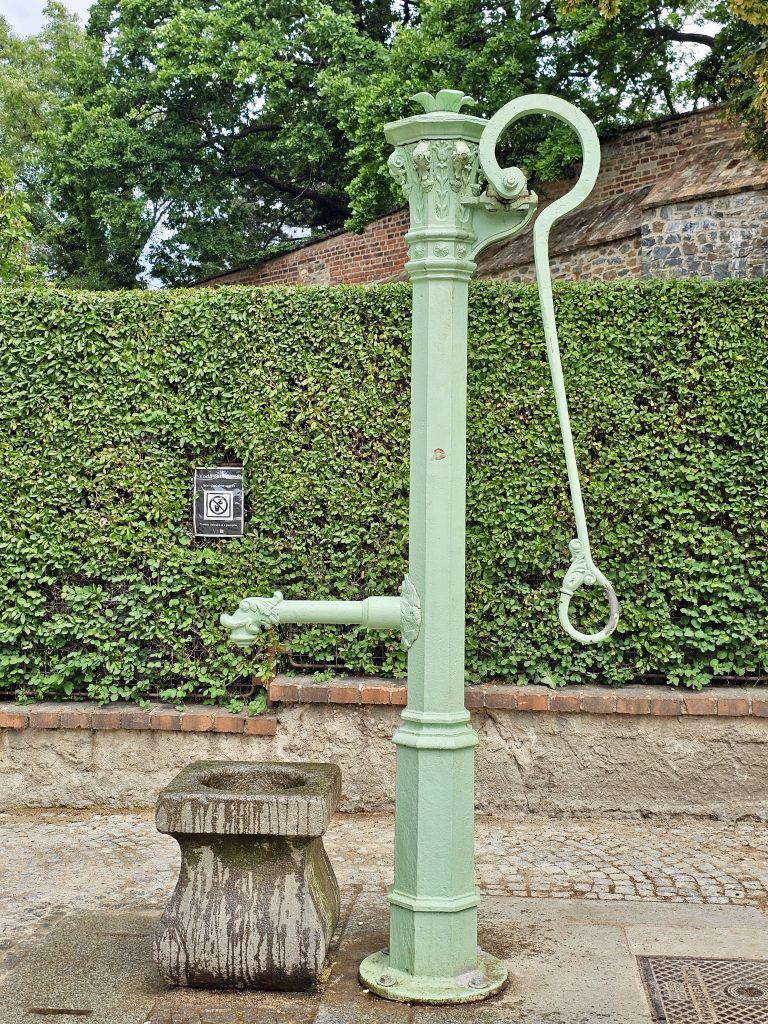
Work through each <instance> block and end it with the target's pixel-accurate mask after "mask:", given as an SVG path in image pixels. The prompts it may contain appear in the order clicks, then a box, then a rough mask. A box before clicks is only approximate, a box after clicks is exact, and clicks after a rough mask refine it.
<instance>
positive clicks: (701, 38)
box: [640, 25, 715, 48]
mask: <svg viewBox="0 0 768 1024" xmlns="http://www.w3.org/2000/svg"><path fill="white" fill-rule="evenodd" d="M640 32H641V34H642V35H644V36H647V37H648V38H649V39H665V40H668V41H669V42H673V43H699V45H701V46H709V47H710V48H711V47H713V46H714V45H715V37H714V36H707V35H704V33H703V32H678V30H677V29H675V28H669V27H668V26H667V25H657V27H656V28H641V29H640Z"/></svg>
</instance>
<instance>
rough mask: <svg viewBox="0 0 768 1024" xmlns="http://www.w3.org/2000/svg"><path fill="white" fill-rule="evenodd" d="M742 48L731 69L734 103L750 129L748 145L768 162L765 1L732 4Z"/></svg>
mask: <svg viewBox="0 0 768 1024" xmlns="http://www.w3.org/2000/svg"><path fill="white" fill-rule="evenodd" d="M731 9H732V11H733V14H734V15H735V17H736V18H737V19H738V21H737V24H739V25H740V32H741V37H742V39H741V45H740V47H739V49H738V51H737V55H736V59H735V60H734V61H733V62H732V63H731V64H730V65H729V66H728V68H727V69H726V73H730V78H729V87H730V93H731V103H732V108H733V111H734V114H735V116H736V118H737V119H738V120H739V121H741V122H742V124H743V125H744V127H745V129H746V139H747V144H748V145H749V146H750V148H751V149H752V150H753V151H754V152H755V153H756V154H757V155H758V156H759V157H761V158H762V159H763V160H768V5H766V3H765V2H764V0H731Z"/></svg>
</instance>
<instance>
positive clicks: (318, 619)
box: [219, 576, 421, 650]
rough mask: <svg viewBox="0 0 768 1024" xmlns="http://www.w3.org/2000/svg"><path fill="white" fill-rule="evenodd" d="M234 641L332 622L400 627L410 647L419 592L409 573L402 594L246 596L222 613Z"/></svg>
mask: <svg viewBox="0 0 768 1024" xmlns="http://www.w3.org/2000/svg"><path fill="white" fill-rule="evenodd" d="M219 621H220V622H221V624H222V626H224V627H225V629H228V630H229V638H230V640H231V641H232V643H234V644H237V646H238V647H242V648H244V649H245V650H247V649H248V648H249V647H252V646H253V644H254V643H255V642H256V637H257V636H258V635H259V633H261V631H262V630H264V629H269V628H270V627H271V626H278V625H280V624H281V623H286V622H290V623H295V624H300V623H308V622H311V623H329V624H331V625H334V624H348V625H360V626H365V628H366V629H399V630H400V637H401V641H402V645H403V647H404V648H405V649H406V650H408V648H409V647H410V646H411V644H412V643H413V642H414V640H415V639H416V637H417V636H418V635H419V629H420V627H421V608H420V605H419V595H418V594H417V592H416V589H415V588H414V586H413V583H412V582H411V581H410V579H409V578H408V577H407V576H406V577H405V579H404V580H403V584H402V587H401V588H400V597H367V598H365V600H364V601H285V600H283V595H282V593H281V592H280V591H279V590H276V591H275V592H274V594H273V595H272V597H245V598H243V600H242V601H241V602H240V604H239V605H238V608H237V611H236V612H235V613H234V615H221V616H220V617H219Z"/></svg>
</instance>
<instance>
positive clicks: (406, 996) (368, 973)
mask: <svg viewBox="0 0 768 1024" xmlns="http://www.w3.org/2000/svg"><path fill="white" fill-rule="evenodd" d="M359 978H360V983H361V984H362V985H364V986H365V988H367V989H368V990H369V992H373V993H374V994H375V995H377V996H381V998H382V999H390V1000H392V1001H393V1002H396V1003H426V1004H427V1005H429V1006H442V1005H448V1004H451V1003H478V1002H480V1001H482V1000H483V999H488V998H489V997H490V996H493V995H496V993H497V992H500V991H501V990H502V989H503V988H504V986H505V985H506V984H507V981H508V974H507V968H506V966H505V965H504V963H503V962H502V961H501V960H498V959H497V958H496V957H495V956H491V955H490V953H484V952H483V951H482V950H481V949H479V950H478V951H477V967H476V968H475V969H474V970H473V971H467V973H466V974H461V975H459V976H458V977H456V978H452V977H441V976H439V975H438V976H432V975H413V974H408V973H407V972H406V971H398V970H395V969H394V968H392V967H390V965H389V953H388V951H387V952H385V951H381V952H379V953H371V955H370V956H367V957H366V958H365V960H363V962H362V963H361V964H360V971H359Z"/></svg>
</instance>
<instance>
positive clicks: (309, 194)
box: [232, 164, 352, 218]
mask: <svg viewBox="0 0 768 1024" xmlns="http://www.w3.org/2000/svg"><path fill="white" fill-rule="evenodd" d="M232 177H234V178H256V179H257V180H258V181H263V182H264V184H265V185H270V186H271V187H272V188H274V189H276V191H278V192H285V193H286V194H287V195H289V196H295V197H296V198H297V199H309V200H310V201H311V202H313V203H317V205H318V206H322V207H323V209H325V210H328V211H329V212H330V213H333V214H336V216H340V217H344V218H346V217H350V216H351V215H352V210H351V209H350V207H349V206H347V205H346V204H345V203H342V202H340V201H339V200H338V199H334V198H333V197H332V196H326V195H323V193H322V192H318V191H316V190H315V189H313V188H307V187H306V186H302V185H294V184H293V183H292V182H290V181H280V179H279V178H275V177H274V176H273V175H271V174H270V173H269V172H268V171H265V170H264V168H263V167H259V165H258V164H247V165H246V166H245V167H239V168H236V169H235V170H234V171H233V172H232Z"/></svg>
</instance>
